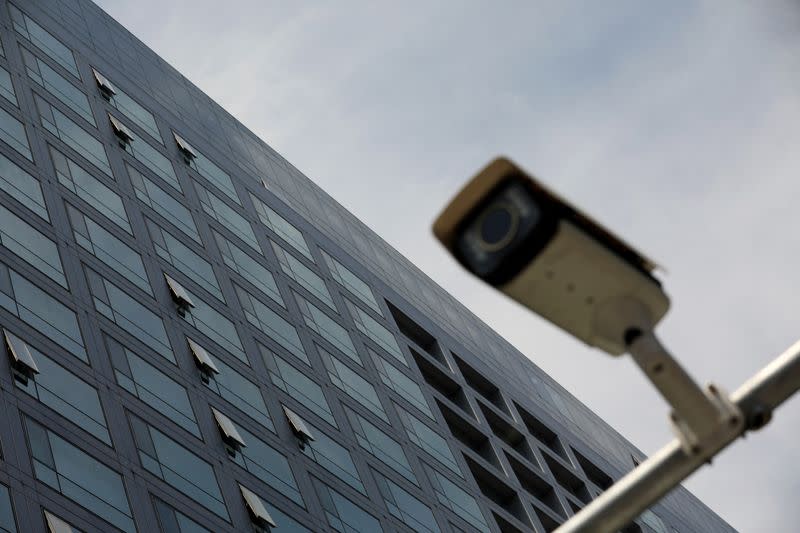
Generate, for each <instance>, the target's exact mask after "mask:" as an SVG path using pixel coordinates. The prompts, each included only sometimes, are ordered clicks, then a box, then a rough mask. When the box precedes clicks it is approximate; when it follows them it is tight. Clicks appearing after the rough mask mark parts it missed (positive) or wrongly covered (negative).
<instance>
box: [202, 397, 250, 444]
mask: <svg viewBox="0 0 800 533" xmlns="http://www.w3.org/2000/svg"><path fill="white" fill-rule="evenodd" d="M211 412H212V413H213V414H214V420H216V421H217V427H219V431H220V433H222V438H223V440H224V441H225V443H226V444H228V445H230V446H233V447H234V448H244V447H246V446H247V444H245V442H244V439H243V438H242V436H241V435H240V434H239V430H238V429H236V425H235V424H234V423H233V421H232V420H231V419H230V418H228V417H227V416H225V415H224V414H222V413H220V412H219V411H217V410H216V409H214V408H213V407H212V408H211Z"/></svg>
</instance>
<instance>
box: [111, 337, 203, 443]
mask: <svg viewBox="0 0 800 533" xmlns="http://www.w3.org/2000/svg"><path fill="white" fill-rule="evenodd" d="M105 340H106V347H107V349H108V355H109V358H110V359H111V364H112V365H113V367H114V377H115V378H116V380H117V383H118V384H119V385H120V386H121V387H122V388H123V389H125V390H126V391H128V392H130V393H131V394H133V395H134V396H136V397H137V398H139V399H140V400H142V401H143V402H144V403H146V404H147V405H149V406H150V407H152V408H153V409H155V410H156V411H158V412H159V413H161V414H162V415H164V416H166V417H167V418H169V419H170V420H172V421H173V422H175V423H176V424H178V425H179V426H181V427H182V428H183V429H185V430H187V431H188V432H190V433H192V434H193V435H195V436H196V437H200V428H198V427H197V419H196V418H195V414H194V409H192V404H191V402H190V401H189V395H188V394H187V393H186V389H185V388H184V387H183V386H182V385H180V384H179V383H177V382H176V381H174V380H173V379H172V378H170V377H169V376H167V375H166V374H165V373H163V372H161V371H160V370H159V369H157V368H156V367H155V366H153V365H151V364H150V363H148V362H147V361H145V360H144V359H142V358H141V357H139V356H138V355H136V354H135V353H133V352H132V351H130V350H129V349H128V348H126V347H125V346H123V345H122V344H120V343H119V342H117V341H115V340H114V339H112V338H111V337H108V336H105Z"/></svg>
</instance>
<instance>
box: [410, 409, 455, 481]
mask: <svg viewBox="0 0 800 533" xmlns="http://www.w3.org/2000/svg"><path fill="white" fill-rule="evenodd" d="M395 407H396V408H397V413H398V414H399V415H400V420H402V421H403V427H405V428H406V434H407V435H408V439H409V440H410V441H411V442H413V443H414V444H416V445H417V446H419V447H420V448H422V449H423V450H425V451H426V452H428V453H429V454H430V455H431V456H432V457H434V458H435V459H436V460H438V461H439V462H440V463H441V464H443V465H444V466H446V467H447V468H449V469H450V471H452V472H453V473H454V474H456V475H458V476H459V477H464V474H463V473H462V472H461V468H459V466H458V463H457V462H456V459H455V457H454V456H453V452H452V450H450V446H449V445H448V444H447V441H446V440H445V439H444V438H443V437H442V436H441V435H439V434H438V433H437V432H435V431H434V430H432V429H431V428H430V427H428V426H427V425H426V424H425V423H424V422H423V421H422V420H420V419H419V418H417V417H416V416H414V415H412V414H411V413H409V412H408V411H406V410H405V409H403V408H402V407H400V406H399V405H396V406H395Z"/></svg>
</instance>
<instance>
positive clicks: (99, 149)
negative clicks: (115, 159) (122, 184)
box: [34, 96, 114, 178]
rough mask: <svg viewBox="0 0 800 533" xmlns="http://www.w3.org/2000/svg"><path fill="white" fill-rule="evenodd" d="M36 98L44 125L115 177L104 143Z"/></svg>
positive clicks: (65, 142)
mask: <svg viewBox="0 0 800 533" xmlns="http://www.w3.org/2000/svg"><path fill="white" fill-rule="evenodd" d="M34 100H35V101H36V108H37V109H38V110H39V117H40V118H41V119H42V126H43V127H44V128H45V129H46V130H47V131H49V132H50V133H52V134H53V135H55V136H56V137H58V138H59V139H61V140H62V141H63V142H64V144H66V145H67V146H69V147H70V148H72V149H73V150H75V151H76V152H78V153H79V154H80V155H82V156H83V157H85V158H86V159H87V160H88V161H89V162H90V163H92V164H93V165H95V166H96V167H97V168H99V169H100V170H101V171H103V172H104V173H106V174H107V175H108V176H111V177H112V178H113V177H114V174H112V173H111V166H109V163H108V155H106V149H105V147H104V146H103V143H101V142H100V141H98V140H97V139H95V138H94V137H93V136H92V135H91V134H90V133H89V132H87V131H86V130H85V129H83V128H82V127H81V126H79V125H78V124H77V123H76V122H75V121H73V120H72V119H71V118H69V117H67V115H65V114H64V113H62V112H61V111H59V110H58V109H56V108H55V107H53V106H51V105H50V104H49V103H47V102H46V101H45V100H44V99H42V98H40V97H39V96H34Z"/></svg>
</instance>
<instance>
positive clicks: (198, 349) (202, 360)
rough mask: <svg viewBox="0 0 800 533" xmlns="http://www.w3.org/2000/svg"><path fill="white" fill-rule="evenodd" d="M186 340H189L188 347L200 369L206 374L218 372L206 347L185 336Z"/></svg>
mask: <svg viewBox="0 0 800 533" xmlns="http://www.w3.org/2000/svg"><path fill="white" fill-rule="evenodd" d="M186 340H187V341H189V349H190V350H191V351H192V355H193V356H194V362H195V363H196V364H197V366H199V367H200V370H202V371H203V372H204V373H206V374H211V373H214V374H219V368H217V365H215V364H214V360H213V359H211V356H210V355H208V352H207V351H206V349H205V348H203V347H202V346H200V345H199V344H197V343H196V342H194V341H193V340H192V339H189V338H187V339H186Z"/></svg>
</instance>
